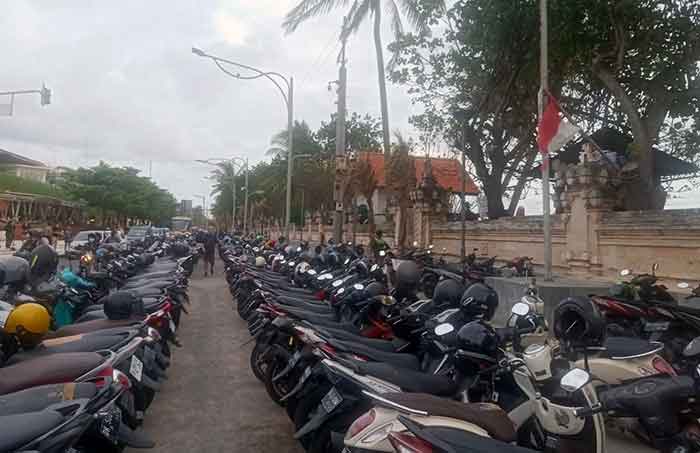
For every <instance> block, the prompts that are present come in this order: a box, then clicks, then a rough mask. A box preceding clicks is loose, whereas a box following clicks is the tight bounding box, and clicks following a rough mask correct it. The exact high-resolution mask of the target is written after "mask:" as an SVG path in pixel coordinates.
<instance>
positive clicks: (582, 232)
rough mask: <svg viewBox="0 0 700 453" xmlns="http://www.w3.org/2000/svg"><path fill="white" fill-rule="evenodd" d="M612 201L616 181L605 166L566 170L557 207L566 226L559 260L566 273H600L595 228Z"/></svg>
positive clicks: (615, 195)
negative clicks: (561, 260) (560, 202)
mask: <svg viewBox="0 0 700 453" xmlns="http://www.w3.org/2000/svg"><path fill="white" fill-rule="evenodd" d="M616 198H617V194H616V178H615V177H614V176H611V175H610V170H609V169H608V168H607V167H606V166H604V165H600V164H597V163H582V164H579V165H573V166H570V167H569V168H568V169H567V171H566V183H565V185H564V188H563V191H562V194H561V201H562V204H561V208H562V210H563V211H564V215H563V216H564V222H565V226H566V249H565V251H564V256H563V258H564V259H563V261H564V262H565V263H566V264H567V266H568V267H569V273H571V274H575V275H591V274H598V275H601V274H602V273H603V268H602V259H601V256H600V246H599V240H598V226H599V225H600V223H601V219H602V218H603V216H604V215H605V213H606V212H609V211H611V210H612V209H613V207H614V206H615V204H616Z"/></svg>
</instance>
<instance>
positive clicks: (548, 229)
mask: <svg viewBox="0 0 700 453" xmlns="http://www.w3.org/2000/svg"><path fill="white" fill-rule="evenodd" d="M547 39H548V37H547V0H540V91H539V93H538V96H537V107H538V116H539V120H540V121H542V114H543V113H544V106H545V95H546V93H547V91H548V90H549V80H548V73H549V68H548V61H547V53H548V50H547ZM541 167H542V207H543V212H544V216H543V220H544V221H543V225H542V227H543V230H544V231H543V233H544V279H545V280H546V281H551V280H552V223H551V218H550V214H549V153H543V154H542V166H541Z"/></svg>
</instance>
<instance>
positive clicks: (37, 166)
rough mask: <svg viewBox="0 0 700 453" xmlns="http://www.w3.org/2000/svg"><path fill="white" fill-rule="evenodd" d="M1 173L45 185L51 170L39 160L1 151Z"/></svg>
mask: <svg viewBox="0 0 700 453" xmlns="http://www.w3.org/2000/svg"><path fill="white" fill-rule="evenodd" d="M0 171H3V172H6V173H10V174H12V175H15V176H18V177H20V178H26V179H31V180H33V181H38V182H43V183H45V182H46V179H47V176H48V175H49V173H50V172H51V168H50V167H48V166H47V165H46V164H44V163H43V162H39V161H38V160H33V159H30V158H28V157H24V156H20V155H19V154H15V153H11V152H10V151H6V150H4V149H0Z"/></svg>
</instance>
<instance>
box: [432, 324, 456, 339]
mask: <svg viewBox="0 0 700 453" xmlns="http://www.w3.org/2000/svg"><path fill="white" fill-rule="evenodd" d="M454 330H455V328H454V326H453V325H452V324H450V323H447V322H446V323H443V324H438V325H437V327H435V330H434V332H435V335H437V336H438V337H442V336H443V335H447V334H448V333H450V332H454Z"/></svg>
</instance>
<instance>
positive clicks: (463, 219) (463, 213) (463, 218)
mask: <svg viewBox="0 0 700 453" xmlns="http://www.w3.org/2000/svg"><path fill="white" fill-rule="evenodd" d="M465 121H466V119H465ZM460 176H461V179H460V185H461V186H462V193H461V198H460V203H459V205H460V213H459V219H460V223H461V225H460V226H461V228H460V230H461V236H462V237H461V241H460V242H461V247H460V249H459V252H460V253H459V256H460V260H461V261H460V262H461V263H462V266H464V262H465V261H466V258H467V206H466V204H467V203H466V200H465V198H466V192H467V128H466V125H462V173H461V175H460Z"/></svg>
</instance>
